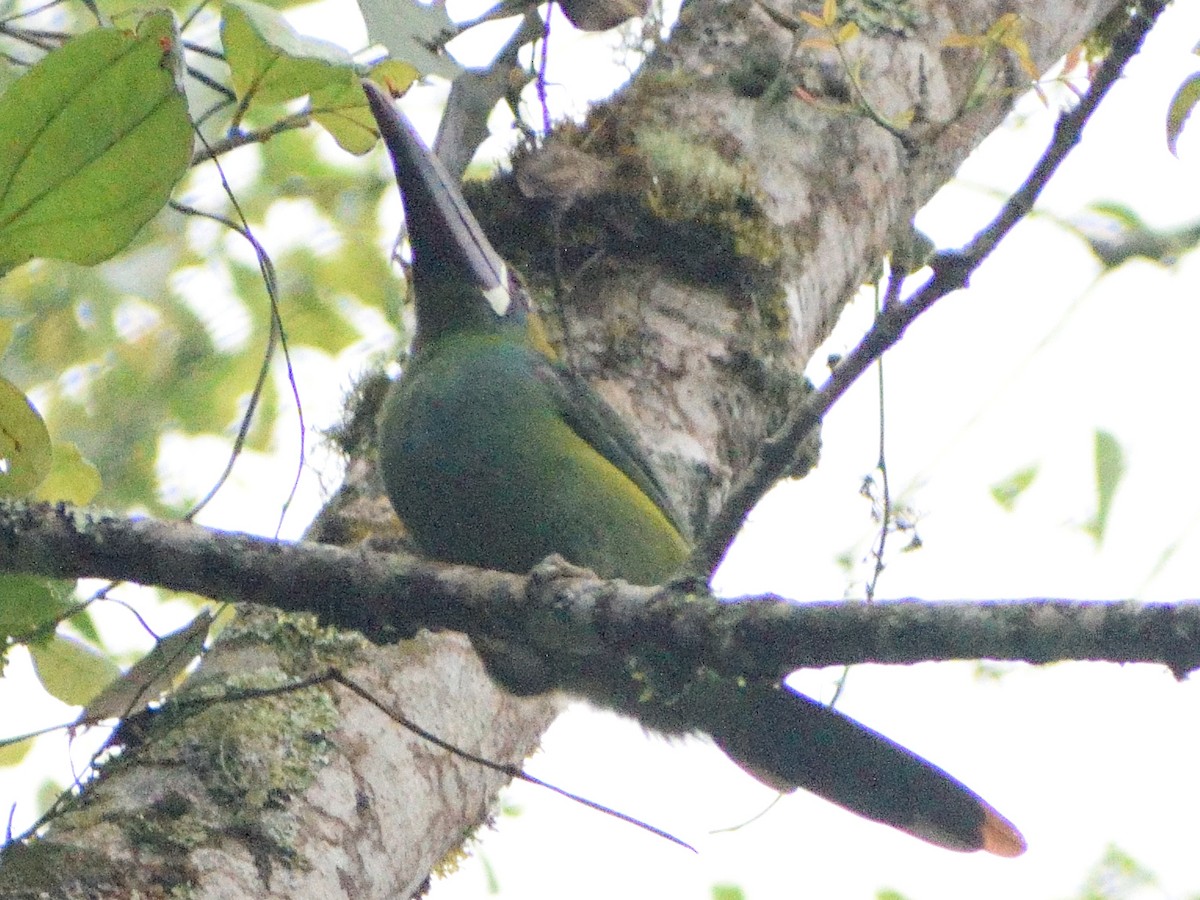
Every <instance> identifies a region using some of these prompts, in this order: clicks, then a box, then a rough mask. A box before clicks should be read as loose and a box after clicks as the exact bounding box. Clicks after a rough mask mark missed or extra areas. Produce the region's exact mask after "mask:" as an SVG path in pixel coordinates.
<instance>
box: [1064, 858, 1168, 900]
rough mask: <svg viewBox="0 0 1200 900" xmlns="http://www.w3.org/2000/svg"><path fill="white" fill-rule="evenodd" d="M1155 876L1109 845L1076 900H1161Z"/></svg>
mask: <svg viewBox="0 0 1200 900" xmlns="http://www.w3.org/2000/svg"><path fill="white" fill-rule="evenodd" d="M1162 896H1165V894H1164V893H1163V891H1162V888H1161V887H1159V884H1158V879H1157V878H1155V876H1154V873H1153V872H1151V871H1150V870H1149V869H1147V868H1146V867H1145V866H1143V865H1142V864H1141V863H1139V862H1138V861H1137V860H1136V859H1134V858H1133V857H1132V856H1130V855H1129V854H1128V853H1126V852H1125V851H1124V850H1122V849H1120V848H1119V847H1116V846H1112V845H1110V846H1109V847H1108V848H1107V849H1106V850H1105V851H1104V856H1103V857H1101V859H1100V861H1099V862H1097V863H1096V865H1095V866H1093V867H1092V870H1091V871H1090V872H1089V873H1088V875H1087V878H1086V880H1085V881H1084V883H1083V886H1082V887H1081V888H1080V891H1079V900H1133V898H1136V897H1162Z"/></svg>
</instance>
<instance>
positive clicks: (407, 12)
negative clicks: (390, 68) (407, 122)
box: [358, 0, 461, 78]
mask: <svg viewBox="0 0 1200 900" xmlns="http://www.w3.org/2000/svg"><path fill="white" fill-rule="evenodd" d="M358 8H359V10H361V11H362V16H363V21H364V22H366V23H367V36H368V37H369V38H370V40H371V43H373V44H382V45H383V46H384V47H386V48H387V52H388V56H390V57H391V58H392V59H394V60H398V61H399V62H404V63H411V64H412V65H414V66H416V67H417V69H418V71H420V72H421V74H422V75H441V76H442V77H443V78H454V77H455V76H457V75H458V74H459V72H460V71H461V67H460V66H459V65H458V63H456V62H454V60H452V59H451V58H450V57H449V56H446V55H445V54H442V55H438V54H437V53H435V52H433V51H432V50H430V49H429V48H430V47H431V46H433V45H435V44H437V43H439V42H442V41H444V39H445V37H446V35H450V34H453V33H454V23H453V22H451V21H450V17H449V16H448V15H447V14H446V5H445V4H444V3H431V4H428V5H427V4H424V3H418V2H417V0H358Z"/></svg>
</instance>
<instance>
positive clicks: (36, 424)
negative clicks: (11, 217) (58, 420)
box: [0, 132, 51, 497]
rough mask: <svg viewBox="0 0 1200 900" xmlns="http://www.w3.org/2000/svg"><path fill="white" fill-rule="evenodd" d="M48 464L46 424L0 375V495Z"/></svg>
mask: <svg viewBox="0 0 1200 900" xmlns="http://www.w3.org/2000/svg"><path fill="white" fill-rule="evenodd" d="M0 133H2V132H0ZM2 252H3V251H2V250H0V253H2ZM50 464H51V450H50V432H48V431H47V430H46V423H45V422H43V421H42V417H41V415H40V414H39V413H38V411H37V410H36V409H34V408H33V404H32V403H30V402H29V398H28V397H26V396H25V394H24V392H22V391H21V389H20V388H18V387H17V386H16V385H14V384H13V383H12V382H10V381H8V380H6V379H4V378H0V497H24V496H25V495H26V494H28V493H29V492H30V491H32V490H33V489H34V488H36V487H37V486H38V485H39V484H41V483H42V479H44V478H45V477H46V475H47V473H49V471H50Z"/></svg>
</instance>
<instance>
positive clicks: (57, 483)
mask: <svg viewBox="0 0 1200 900" xmlns="http://www.w3.org/2000/svg"><path fill="white" fill-rule="evenodd" d="M99 491H100V472H99V471H98V470H97V469H96V467H95V466H93V465H92V464H91V463H90V462H88V461H87V460H86V459H84V458H83V454H82V453H80V452H79V448H78V447H76V446H75V445H74V444H72V443H71V442H70V441H55V442H54V459H53V462H52V463H51V465H50V472H49V474H47V475H46V478H45V480H44V481H42V483H41V484H39V485H38V488H37V490H36V491H34V492H33V497H34V499H35V500H47V501H55V500H66V501H68V502H69V503H74V504H75V505H76V506H83V505H84V504H85V503H90V502H91V501H92V498H94V497H95V496H96V494H97V493H99Z"/></svg>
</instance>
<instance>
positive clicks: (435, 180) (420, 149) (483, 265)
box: [363, 81, 511, 316]
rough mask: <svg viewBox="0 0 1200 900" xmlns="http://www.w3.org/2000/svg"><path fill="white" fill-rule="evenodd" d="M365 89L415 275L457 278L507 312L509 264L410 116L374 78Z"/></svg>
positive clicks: (499, 311)
mask: <svg viewBox="0 0 1200 900" xmlns="http://www.w3.org/2000/svg"><path fill="white" fill-rule="evenodd" d="M363 90H364V91H366V94H367V102H368V104H369V105H370V107H371V114H372V115H374V116H375V122H376V123H377V124H378V126H379V133H380V136H381V137H382V138H383V143H384V144H385V145H386V146H387V148H388V152H389V153H390V154H391V156H392V165H393V166H394V168H395V170H396V182H397V184H398V185H399V186H400V193H401V195H402V197H403V200H404V217H405V220H406V222H407V223H408V235H409V240H410V241H411V243H412V250H413V277H414V280H415V281H416V282H417V284H416V289H417V295H418V297H420V294H421V285H420V281H421V279H422V278H425V277H429V278H437V279H443V280H449V279H459V280H462V281H464V282H466V283H467V284H470V285H473V286H475V287H477V288H478V289H479V290H480V291H481V292H482V293H483V295H484V297H486V298H487V301H488V303H489V305H490V306H491V307H492V309H493V311H494V312H495V313H496V315H498V316H503V315H505V314H506V313H507V312H508V307H509V304H510V303H511V297H510V293H509V282H508V269H507V266H506V264H505V262H504V260H503V259H502V258H501V257H500V254H498V253H497V252H496V251H495V249H494V248H493V247H492V245H491V242H490V241H488V239H487V236H486V235H485V234H484V233H483V229H482V228H480V227H479V223H478V222H477V221H476V220H475V216H474V215H473V214H472V213H471V210H470V208H469V207H468V206H467V202H466V200H464V199H463V195H462V192H461V191H459V189H458V186H457V185H456V184H455V182H454V179H453V178H451V177H450V175H449V173H448V172H447V171H446V170H445V168H444V167H443V166H442V164H441V163H440V162H439V161H438V159H437V157H436V156H434V155H433V153H432V152H430V151H429V150H428V149H427V148H426V147H425V144H424V143H423V142H422V141H421V139H420V138H419V137H418V136H417V133H416V132H415V131H414V130H413V127H412V125H411V123H409V121H408V120H407V119H406V118H404V116H403V115H402V114H401V113H400V112H399V111H398V110H397V109H396V107H395V105H394V104H393V103H392V101H391V99H390V98H389V97H388V96H387V95H386V94H385V93H384V92H383V91H382V90H381V89H380V88H379V87H378V86H377V85H375V84H374V83H372V82H370V81H363Z"/></svg>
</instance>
